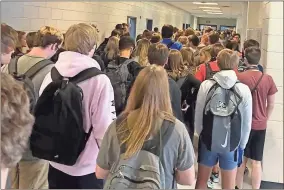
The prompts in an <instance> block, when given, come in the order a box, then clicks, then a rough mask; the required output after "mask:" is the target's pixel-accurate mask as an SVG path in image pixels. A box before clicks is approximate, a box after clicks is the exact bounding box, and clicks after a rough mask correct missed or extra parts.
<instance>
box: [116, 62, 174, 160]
mask: <svg viewBox="0 0 284 190" xmlns="http://www.w3.org/2000/svg"><path fill="white" fill-rule="evenodd" d="M159 86H160V87H161V86H162V87H163V88H157V87H159ZM132 113H137V117H135V120H133V119H132V120H131V115H132V116H135V115H134V114H132ZM123 114H129V115H128V118H127V120H128V122H130V121H132V123H131V124H130V125H126V121H127V120H126V119H125V120H124V121H122V122H121V124H120V125H118V129H117V133H118V136H119V137H120V139H121V144H124V143H125V144H126V152H125V154H124V156H125V158H129V157H131V156H133V155H135V154H136V153H137V152H138V151H140V150H141V148H142V146H143V144H144V142H145V141H146V140H148V139H149V138H150V137H151V136H152V135H155V134H156V133H157V131H158V130H159V127H160V126H158V125H155V123H156V121H157V119H158V118H159V117H161V116H162V117H163V116H164V118H165V119H167V120H170V121H174V117H173V113H172V108H171V102H170V94H169V84H168V77H167V73H166V71H165V69H164V68H163V67H161V66H158V65H150V66H148V67H145V68H144V69H143V70H142V71H140V72H139V75H138V76H137V78H136V80H135V82H134V85H133V87H132V89H131V93H130V96H129V99H128V102H127V105H126V108H125V111H124V112H123V113H122V115H123Z"/></svg>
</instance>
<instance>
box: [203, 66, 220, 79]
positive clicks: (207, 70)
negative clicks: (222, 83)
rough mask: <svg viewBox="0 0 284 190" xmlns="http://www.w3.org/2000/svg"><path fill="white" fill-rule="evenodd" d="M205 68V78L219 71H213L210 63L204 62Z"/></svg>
mask: <svg viewBox="0 0 284 190" xmlns="http://www.w3.org/2000/svg"><path fill="white" fill-rule="evenodd" d="M205 69H206V76H205V80H208V79H211V78H212V77H213V75H215V74H216V73H218V72H219V71H213V70H212V68H211V66H210V63H205Z"/></svg>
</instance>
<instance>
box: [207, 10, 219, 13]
mask: <svg viewBox="0 0 284 190" xmlns="http://www.w3.org/2000/svg"><path fill="white" fill-rule="evenodd" d="M203 11H204V12H214V13H215V12H216V13H218V12H219V13H220V12H222V11H221V10H203Z"/></svg>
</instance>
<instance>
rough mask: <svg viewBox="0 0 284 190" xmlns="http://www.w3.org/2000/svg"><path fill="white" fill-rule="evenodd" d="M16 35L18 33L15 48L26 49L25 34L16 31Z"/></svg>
mask: <svg viewBox="0 0 284 190" xmlns="http://www.w3.org/2000/svg"><path fill="white" fill-rule="evenodd" d="M17 33H18V43H17V48H23V47H27V42H26V36H27V34H26V33H25V32H23V31H17Z"/></svg>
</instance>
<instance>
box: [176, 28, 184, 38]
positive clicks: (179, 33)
mask: <svg viewBox="0 0 284 190" xmlns="http://www.w3.org/2000/svg"><path fill="white" fill-rule="evenodd" d="M183 35H184V32H183V31H182V30H179V31H177V33H176V34H175V41H178V39H179V37H181V36H183Z"/></svg>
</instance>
